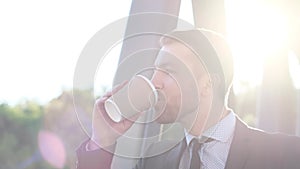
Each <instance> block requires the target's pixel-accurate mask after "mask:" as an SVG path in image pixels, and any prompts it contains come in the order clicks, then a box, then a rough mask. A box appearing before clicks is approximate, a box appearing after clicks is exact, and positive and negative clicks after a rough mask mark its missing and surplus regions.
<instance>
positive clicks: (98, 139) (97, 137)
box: [89, 81, 141, 150]
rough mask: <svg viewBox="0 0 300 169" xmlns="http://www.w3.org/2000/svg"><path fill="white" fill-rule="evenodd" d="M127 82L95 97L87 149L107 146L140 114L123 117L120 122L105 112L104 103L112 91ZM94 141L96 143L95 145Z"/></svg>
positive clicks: (124, 83)
mask: <svg viewBox="0 0 300 169" xmlns="http://www.w3.org/2000/svg"><path fill="white" fill-rule="evenodd" d="M126 84H127V81H125V82H123V83H122V84H120V85H118V86H117V87H115V88H114V89H113V90H112V91H111V92H108V93H106V94H105V95H104V96H102V97H101V98H99V99H97V100H96V102H95V105H94V110H93V122H92V127H93V129H92V137H91V140H92V141H93V143H90V146H89V149H91V150H93V149H96V148H97V147H99V146H100V147H108V146H110V145H113V144H115V142H116V140H117V139H118V138H119V137H120V136H121V135H123V134H124V133H125V132H126V131H127V130H128V129H129V128H130V127H131V126H132V125H133V123H134V121H135V120H137V119H138V117H139V116H140V115H141V113H138V114H136V115H134V116H133V117H132V118H130V120H129V119H123V120H121V121H120V122H114V121H113V120H112V119H111V118H110V117H109V116H108V114H107V112H106V110H105V107H104V103H105V101H106V100H107V99H108V98H110V97H111V96H112V95H113V94H114V93H116V92H118V91H119V90H120V89H122V88H123V87H124V86H125V85H126ZM95 143H96V144H97V145H98V146H96V145H95Z"/></svg>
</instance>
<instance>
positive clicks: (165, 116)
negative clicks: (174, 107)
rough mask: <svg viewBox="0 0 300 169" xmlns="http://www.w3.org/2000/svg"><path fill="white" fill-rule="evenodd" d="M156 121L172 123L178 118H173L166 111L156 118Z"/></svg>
mask: <svg viewBox="0 0 300 169" xmlns="http://www.w3.org/2000/svg"><path fill="white" fill-rule="evenodd" d="M155 122H157V123H159V124H170V123H174V122H176V118H172V117H171V116H170V115H168V114H167V113H166V112H163V113H162V114H160V115H159V116H158V117H156V118H155Z"/></svg>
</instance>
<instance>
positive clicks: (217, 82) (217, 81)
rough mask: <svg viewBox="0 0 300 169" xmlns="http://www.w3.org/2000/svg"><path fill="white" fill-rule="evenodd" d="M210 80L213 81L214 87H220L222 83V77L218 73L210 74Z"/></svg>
mask: <svg viewBox="0 0 300 169" xmlns="http://www.w3.org/2000/svg"><path fill="white" fill-rule="evenodd" d="M210 81H211V83H212V87H213V88H216V87H219V86H220V85H221V77H220V75H219V74H216V73H212V74H210Z"/></svg>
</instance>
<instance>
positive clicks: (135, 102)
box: [104, 75, 158, 122]
mask: <svg viewBox="0 0 300 169" xmlns="http://www.w3.org/2000/svg"><path fill="white" fill-rule="evenodd" d="M157 97H158V96H157V91H156V89H155V87H154V85H153V84H152V82H151V81H150V80H149V79H148V78H147V77H145V76H143V75H135V76H133V77H132V78H131V80H130V81H129V82H128V83H127V84H126V85H125V86H124V87H123V88H122V89H121V90H119V91H118V92H117V93H115V94H114V95H112V96H111V97H110V98H109V99H108V100H106V101H105V103H104V106H105V110H106V112H107V114H108V115H109V117H110V118H111V119H112V120H113V121H115V122H120V121H121V120H122V119H124V118H130V117H132V116H133V115H135V114H137V113H140V112H143V111H147V110H149V109H150V108H152V107H154V106H155V104H156V102H157Z"/></svg>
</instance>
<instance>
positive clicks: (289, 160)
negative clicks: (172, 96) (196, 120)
mask: <svg viewBox="0 0 300 169" xmlns="http://www.w3.org/2000/svg"><path fill="white" fill-rule="evenodd" d="M169 144H172V141H162V142H159V143H156V144H153V145H152V146H151V147H150V148H149V150H148V152H149V153H151V154H153V153H155V151H159V150H161V149H162V148H164V147H165V146H167V145H169ZM185 147H186V143H185V139H183V141H181V142H179V143H178V144H177V145H176V146H175V147H174V148H172V149H170V150H169V151H167V152H165V153H163V154H160V155H158V156H154V157H147V158H142V159H140V160H139V162H138V164H137V166H136V169H176V168H178V165H179V162H180V158H181V154H182V152H183V150H184V148H185ZM77 153H78V169H96V168H98V169H103V167H105V165H103V164H104V163H107V159H108V158H107V156H103V153H101V152H100V151H98V152H93V153H94V154H93V153H89V154H87V152H83V151H77ZM101 158H102V159H103V160H104V159H105V158H106V160H105V161H103V160H100V159H101ZM106 168H107V165H106ZM225 169H300V138H298V137H295V136H287V135H284V134H271V133H266V132H263V131H260V130H257V129H253V128H250V127H248V126H247V125H246V124H244V123H243V122H242V121H241V120H239V119H237V120H236V126H235V131H234V137H233V140H232V143H231V147H230V150H229V154H228V158H227V162H226V166H225Z"/></svg>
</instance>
